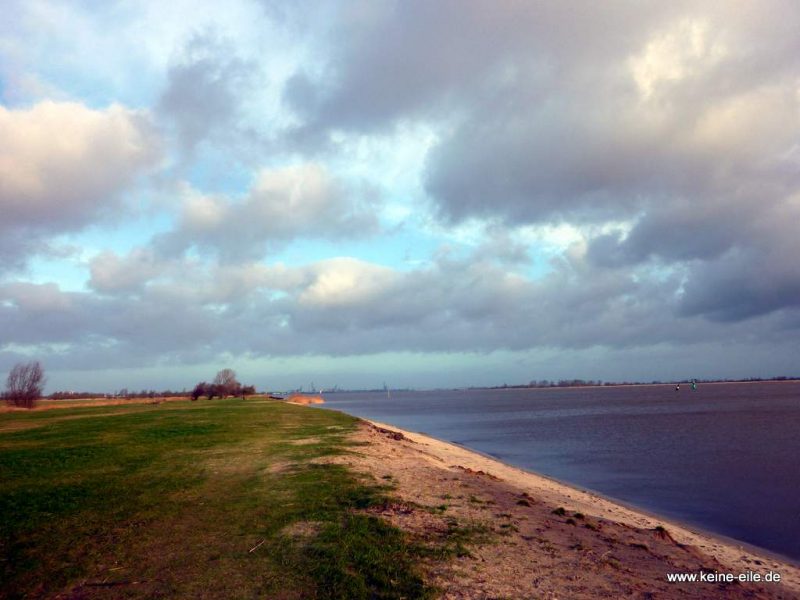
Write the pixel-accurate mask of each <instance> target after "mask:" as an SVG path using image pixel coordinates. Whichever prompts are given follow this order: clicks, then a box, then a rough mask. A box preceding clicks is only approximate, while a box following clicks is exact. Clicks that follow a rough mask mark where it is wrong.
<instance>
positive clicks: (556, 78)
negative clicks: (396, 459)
mask: <svg viewBox="0 0 800 600" xmlns="http://www.w3.org/2000/svg"><path fill="white" fill-rule="evenodd" d="M3 7H4V8H3V13H4V17H3V19H2V20H0V372H6V371H8V370H9V369H10V368H11V366H13V365H14V364H15V363H18V362H24V361H28V360H39V361H41V363H42V364H43V366H44V368H45V370H46V372H47V375H48V385H47V390H48V391H54V390H69V389H72V390H93V391H109V392H110V391H115V390H117V389H120V388H123V387H125V388H130V389H142V388H147V389H163V388H176V389H181V388H185V387H191V386H192V385H193V384H194V383H195V382H197V381H199V380H209V379H211V378H213V376H214V374H215V373H216V371H217V370H219V369H221V368H224V367H230V368H233V369H234V370H236V371H237V373H238V374H239V379H240V380H242V381H244V382H246V383H252V384H254V385H256V386H257V387H259V389H274V390H280V389H288V388H295V387H300V386H304V387H306V388H308V387H309V386H310V385H311V383H312V382H313V383H314V384H315V386H316V387H328V388H329V387H332V386H340V387H351V388H356V387H367V388H370V387H380V386H383V384H384V383H386V384H387V385H388V386H389V387H414V388H430V387H455V386H469V385H502V384H503V383H509V384H512V383H527V382H528V381H531V380H540V379H552V380H556V379H562V378H569V379H572V378H583V379H600V380H605V381H609V380H611V381H619V380H627V381H634V380H639V381H650V380H655V379H659V380H674V379H686V378H692V377H698V378H716V377H720V378H723V377H731V378H738V377H771V376H776V375H798V374H800V370H799V369H798V363H797V356H798V355H800V352H798V350H800V347H799V346H800V260H799V258H800V235H798V229H799V227H798V226H800V36H798V35H797V32H798V31H800V6H798V5H797V3H796V2H793V1H792V0H787V1H772V0H766V1H764V2H749V1H747V2H746V1H736V0H729V1H725V2H682V1H680V0H677V1H675V2H660V1H653V2H647V1H630V2H625V1H612V2H604V3H591V2H583V1H581V2H573V1H571V0H559V1H557V2H555V1H554V2H549V1H543V2H517V1H513V0H504V1H502V2H487V1H473V0H437V1H436V2H430V1H429V0H404V1H402V2H400V1H397V2H395V1H389V0H386V1H380V0H370V1H363V2H360V1H356V0H352V1H345V2H334V1H324V0H322V1H314V2H310V1H305V0H293V1H286V2H279V1H275V0H228V1H227V2H225V3H219V2H212V1H210V0H173V1H171V2H167V3H165V2H163V1H162V0H135V1H133V0H131V1H106V0H104V1H102V2H101V1H99V0H81V1H79V0H70V1H66V0H64V1H61V2H56V1H52V0H5V1H4V3H3Z"/></svg>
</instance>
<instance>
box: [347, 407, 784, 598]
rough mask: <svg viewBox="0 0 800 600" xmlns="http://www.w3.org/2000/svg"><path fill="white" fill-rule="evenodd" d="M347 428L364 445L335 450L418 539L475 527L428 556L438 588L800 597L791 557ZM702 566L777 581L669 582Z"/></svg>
mask: <svg viewBox="0 0 800 600" xmlns="http://www.w3.org/2000/svg"><path fill="white" fill-rule="evenodd" d="M354 435H355V441H358V442H367V444H365V445H363V446H361V447H359V448H358V454H357V455H348V456H346V457H344V458H343V459H342V460H343V461H344V462H346V463H347V464H349V465H350V466H352V467H353V468H354V469H356V470H359V471H361V472H365V473H369V474H371V475H372V476H373V477H375V478H376V479H377V480H379V481H380V480H385V481H389V482H391V483H393V484H395V485H396V492H395V495H397V496H399V498H400V499H401V500H402V501H401V502H400V503H398V504H397V505H392V506H387V507H385V508H384V509H382V510H381V511H379V512H380V514H381V515H382V516H383V517H385V518H387V519H388V520H390V521H391V522H392V523H393V524H395V525H397V526H399V527H400V528H402V529H404V530H406V531H408V532H410V533H412V534H413V535H415V536H418V537H419V538H421V539H428V540H433V541H439V542H446V541H447V538H448V536H452V535H453V532H454V531H455V529H454V523H455V522H458V523H459V524H460V525H461V526H462V528H463V527H464V526H466V527H467V529H468V530H470V531H472V532H473V533H474V534H475V535H473V536H472V541H471V542H470V543H469V544H468V545H467V548H468V550H469V555H465V556H460V557H457V558H454V559H453V560H451V561H449V562H447V563H446V564H445V565H444V566H442V563H441V561H440V562H438V563H437V562H436V561H431V562H430V564H429V565H428V566H427V575H428V577H429V578H430V580H431V581H432V583H434V584H435V585H437V586H438V587H439V588H441V589H442V590H443V591H444V594H443V597H444V598H476V599H477V598H549V599H556V598H562V599H563V598H570V599H573V598H574V599H580V598H587V599H588V598H604V597H605V598H800V569H798V568H797V567H795V566H792V565H789V564H786V563H783V562H780V561H777V560H775V559H772V558H769V557H766V556H761V555H758V554H755V553H753V552H750V551H748V550H745V549H743V548H740V547H737V546H735V545H731V544H727V543H725V542H723V541H721V540H717V539H715V538H713V537H711V536H708V535H705V534H702V533H699V532H695V531H691V530H689V529H686V528H684V527H679V526H677V525H674V524H671V523H668V522H666V521H663V520H659V519H656V518H653V517H651V516H648V515H645V514H642V513H639V512H636V511H634V510H631V509H628V508H625V507H623V506H620V505H617V504H615V503H613V502H610V501H608V500H606V499H604V498H600V497H598V496H596V495H593V494H589V493H586V492H583V491H580V490H576V489H573V488H570V487H568V486H566V485H564V484H561V483H559V482H556V481H553V480H551V479H548V478H545V477H542V476H538V475H535V474H533V473H530V472H527V471H523V470H521V469H517V468H514V467H511V466H508V465H505V464H503V463H501V462H499V461H495V460H493V459H491V458H488V457H485V456H482V455H479V454H476V453H473V452H470V451H468V450H466V449H464V448H461V447H459V446H456V445H453V444H448V443H445V442H441V441H439V440H435V439H432V438H429V437H427V436H424V435H420V434H415V433H409V432H406V431H403V430H399V429H397V428H394V427H390V426H388V425H382V424H369V423H366V422H364V423H363V424H362V425H361V427H360V428H359V430H358V431H357V432H356V434H354ZM559 509H560V510H559ZM554 511H555V512H554ZM462 530H463V529H462ZM701 570H703V571H707V572H718V573H721V574H727V573H731V574H733V575H734V576H738V575H739V574H740V573H747V572H748V571H752V572H756V573H758V574H760V575H761V576H762V577H763V576H765V575H766V573H767V572H769V571H773V572H778V573H780V575H781V577H782V582H781V583H780V584H776V583H763V582H762V583H758V584H755V583H739V582H734V583H719V582H697V583H670V582H668V581H667V573H695V574H697V576H698V577H699V576H700V575H699V573H700V572H701Z"/></svg>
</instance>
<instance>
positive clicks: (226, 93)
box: [158, 32, 257, 154]
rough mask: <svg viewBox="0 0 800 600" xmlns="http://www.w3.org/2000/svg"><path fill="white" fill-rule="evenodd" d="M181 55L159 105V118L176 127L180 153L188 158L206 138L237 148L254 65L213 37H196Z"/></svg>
mask: <svg viewBox="0 0 800 600" xmlns="http://www.w3.org/2000/svg"><path fill="white" fill-rule="evenodd" d="M182 54H183V56H182V57H181V58H180V59H178V60H175V61H174V62H173V63H172V64H171V65H170V66H169V68H168V70H167V85H166V88H165V89H164V91H163V93H162V94H161V98H160V99H159V102H158V111H159V113H160V114H161V115H163V116H164V117H166V118H167V119H168V120H169V121H170V122H172V123H173V124H174V126H175V131H176V135H177V139H178V142H179V145H180V148H181V149H182V150H183V151H184V152H186V153H189V154H191V153H192V152H193V151H194V148H195V147H196V146H197V144H199V143H200V142H202V141H204V140H207V139H208V138H210V137H211V138H216V139H217V140H222V141H225V140H231V139H232V138H236V139H238V140H239V141H240V142H241V135H242V134H246V131H245V129H246V128H245V127H244V125H243V116H244V114H243V106H244V99H245V98H246V97H247V96H248V92H250V91H251V90H252V88H253V86H254V85H255V82H256V80H257V65H256V64H254V63H253V62H249V61H246V60H244V59H242V58H239V57H238V56H236V54H235V51H234V48H233V47H232V46H231V45H230V44H229V43H227V42H225V41H223V40H220V39H218V38H217V37H216V36H215V35H214V34H213V33H212V32H206V33H203V34H195V35H194V36H193V37H192V38H191V39H190V40H189V42H188V43H187V44H186V46H185V48H184V50H183V53H182ZM237 133H238V134H239V136H237V135H236V134H237Z"/></svg>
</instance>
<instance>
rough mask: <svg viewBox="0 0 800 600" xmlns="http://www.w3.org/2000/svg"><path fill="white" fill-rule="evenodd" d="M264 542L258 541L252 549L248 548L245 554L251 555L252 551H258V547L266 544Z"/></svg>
mask: <svg viewBox="0 0 800 600" xmlns="http://www.w3.org/2000/svg"><path fill="white" fill-rule="evenodd" d="M266 541H267V540H261V541H260V542H258V543H257V544H256V545H255V546H253V547H252V548H250V550H248V552H247V553H248V554H250V553H251V552H253V551H254V550H258V547H259V546H261V544H263V543H264V542H266Z"/></svg>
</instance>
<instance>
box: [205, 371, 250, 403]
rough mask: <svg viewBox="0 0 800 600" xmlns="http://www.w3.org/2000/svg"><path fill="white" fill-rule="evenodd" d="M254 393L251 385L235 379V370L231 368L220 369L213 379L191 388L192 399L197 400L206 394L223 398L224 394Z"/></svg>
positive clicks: (241, 394) (243, 395)
mask: <svg viewBox="0 0 800 600" xmlns="http://www.w3.org/2000/svg"><path fill="white" fill-rule="evenodd" d="M255 393H256V388H255V386H253V385H242V384H241V383H239V381H237V379H236V371H234V370H233V369H222V370H221V371H219V372H218V373H217V375H216V377H214V381H212V382H211V383H208V382H206V381H201V382H200V383H198V384H197V385H195V386H194V389H193V390H192V394H191V396H192V400H199V399H200V398H201V397H203V396H206V397H208V399H209V400H211V399H212V398H215V397H217V398H225V397H226V396H242V397H245V396H251V395H253V394H255Z"/></svg>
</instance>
